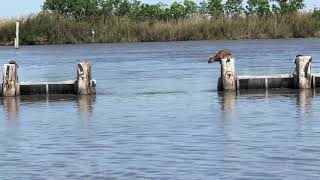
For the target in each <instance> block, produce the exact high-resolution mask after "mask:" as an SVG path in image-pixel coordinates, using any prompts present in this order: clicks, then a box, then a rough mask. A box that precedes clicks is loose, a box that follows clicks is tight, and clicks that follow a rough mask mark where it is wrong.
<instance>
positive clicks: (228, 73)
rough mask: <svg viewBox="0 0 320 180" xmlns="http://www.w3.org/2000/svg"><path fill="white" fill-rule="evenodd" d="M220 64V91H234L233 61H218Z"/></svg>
mask: <svg viewBox="0 0 320 180" xmlns="http://www.w3.org/2000/svg"><path fill="white" fill-rule="evenodd" d="M220 64H221V82H222V90H224V91H226V90H236V89H237V85H236V80H237V76H236V72H235V67H234V59H233V58H230V59H222V60H221V61H220Z"/></svg>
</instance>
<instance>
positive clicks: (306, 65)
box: [294, 56, 312, 89]
mask: <svg viewBox="0 0 320 180" xmlns="http://www.w3.org/2000/svg"><path fill="white" fill-rule="evenodd" d="M311 61H312V57H311V56H298V57H297V58H296V59H295V62H294V63H295V64H296V70H295V74H294V87H295V88H299V89H310V88H312V75H311Z"/></svg>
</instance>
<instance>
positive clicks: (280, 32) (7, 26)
mask: <svg viewBox="0 0 320 180" xmlns="http://www.w3.org/2000/svg"><path fill="white" fill-rule="evenodd" d="M20 22H21V24H20V27H21V29H20V32H21V34H20V35H21V37H20V39H21V43H22V44H29V45H32V44H70V43H72V44H75V43H92V42H97V43H115V42H150V41H188V40H221V39H232V40H234V39H276V38H308V37H318V36H319V35H320V19H319V18H317V17H314V16H312V14H310V13H299V14H293V15H290V16H276V15H272V16H268V17H256V16H249V17H237V18H231V17H220V18H215V19H208V18H207V17H201V16H193V17H191V18H183V19H172V20H168V21H161V20H142V21H141V20H139V21H138V20H132V19H129V18H127V17H117V16H109V17H90V18H86V19H79V18H74V17H70V16H62V15H58V14H48V13H40V14H37V15H30V16H28V17H24V18H21V19H20ZM92 30H94V31H95V34H94V35H93V34H92ZM14 35H15V23H14V22H13V21H5V23H0V44H1V45H7V44H9V43H10V42H13V39H14Z"/></svg>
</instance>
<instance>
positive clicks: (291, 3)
mask: <svg viewBox="0 0 320 180" xmlns="http://www.w3.org/2000/svg"><path fill="white" fill-rule="evenodd" d="M272 1H275V2H277V5H275V4H274V5H272V10H273V12H274V13H276V14H290V13H295V12H297V11H298V10H300V9H303V8H304V7H305V4H304V2H303V0H272Z"/></svg>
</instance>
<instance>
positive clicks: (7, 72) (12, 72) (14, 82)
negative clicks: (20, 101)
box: [2, 64, 20, 97]
mask: <svg viewBox="0 0 320 180" xmlns="http://www.w3.org/2000/svg"><path fill="white" fill-rule="evenodd" d="M2 74H3V85H2V95H3V96H7V97H10V96H19V95H20V84H19V81H18V65H17V64H4V65H3V73H2Z"/></svg>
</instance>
